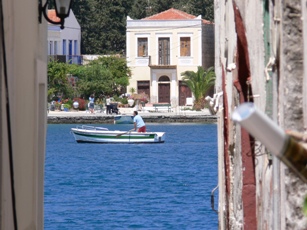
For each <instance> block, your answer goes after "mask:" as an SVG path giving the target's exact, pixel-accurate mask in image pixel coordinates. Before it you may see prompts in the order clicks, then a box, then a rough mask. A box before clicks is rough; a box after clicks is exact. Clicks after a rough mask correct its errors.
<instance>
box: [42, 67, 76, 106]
mask: <svg viewBox="0 0 307 230" xmlns="http://www.w3.org/2000/svg"><path fill="white" fill-rule="evenodd" d="M67 74H69V66H68V64H66V63H59V62H55V61H54V62H49V63H48V99H49V100H51V99H53V98H54V97H72V95H73V88H72V86H71V85H70V84H69V82H68V78H67Z"/></svg>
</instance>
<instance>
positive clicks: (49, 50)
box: [48, 41, 52, 55]
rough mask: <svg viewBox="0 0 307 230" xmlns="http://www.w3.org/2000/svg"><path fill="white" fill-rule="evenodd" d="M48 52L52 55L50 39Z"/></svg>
mask: <svg viewBox="0 0 307 230" xmlns="http://www.w3.org/2000/svg"><path fill="white" fill-rule="evenodd" d="M48 53H49V55H52V41H49V47H48Z"/></svg>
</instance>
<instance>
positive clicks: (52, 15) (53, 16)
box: [48, 10, 61, 22]
mask: <svg viewBox="0 0 307 230" xmlns="http://www.w3.org/2000/svg"><path fill="white" fill-rule="evenodd" d="M48 18H49V19H51V20H52V21H54V22H60V21H61V20H60V18H58V17H57V16H56V13H55V10H48Z"/></svg>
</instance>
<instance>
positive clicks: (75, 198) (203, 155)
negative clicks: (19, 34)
mask: <svg viewBox="0 0 307 230" xmlns="http://www.w3.org/2000/svg"><path fill="white" fill-rule="evenodd" d="M100 126H104V127H107V128H109V129H110V130H113V129H117V130H123V131H128V130H130V129H131V128H132V125H113V124H106V125H100ZM71 127H75V125H69V124H63V125H48V133H47V151H46V163H45V229H46V230H47V229H50V230H55V229H61V230H62V229H63V230H64V229H218V216H217V214H216V213H215V212H214V211H213V210H212V209H211V203H210V195H211V190H212V189H213V188H214V187H215V186H216V185H217V131H216V128H217V127H216V125H215V124H190V123H189V124H147V129H149V131H164V132H166V142H165V143H163V144H88V143H87V144H78V143H76V142H75V141H74V138H73V136H72V134H70V128H71ZM216 193H217V192H216ZM215 200H216V201H217V197H216V198H215ZM216 206H217V205H216Z"/></svg>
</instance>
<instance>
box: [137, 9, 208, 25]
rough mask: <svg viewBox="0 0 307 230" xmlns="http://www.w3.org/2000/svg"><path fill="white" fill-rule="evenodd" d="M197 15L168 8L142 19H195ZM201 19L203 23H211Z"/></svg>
mask: <svg viewBox="0 0 307 230" xmlns="http://www.w3.org/2000/svg"><path fill="white" fill-rule="evenodd" d="M198 17H199V16H198ZM198 17H196V16H194V15H192V14H188V13H186V12H183V11H181V10H177V9H174V8H170V9H169V10H166V11H163V12H161V13H158V14H154V15H152V16H149V17H146V18H143V19H142V20H189V19H196V18H198ZM202 21H203V23H205V24H211V22H210V21H207V20H205V19H203V20H202Z"/></svg>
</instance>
